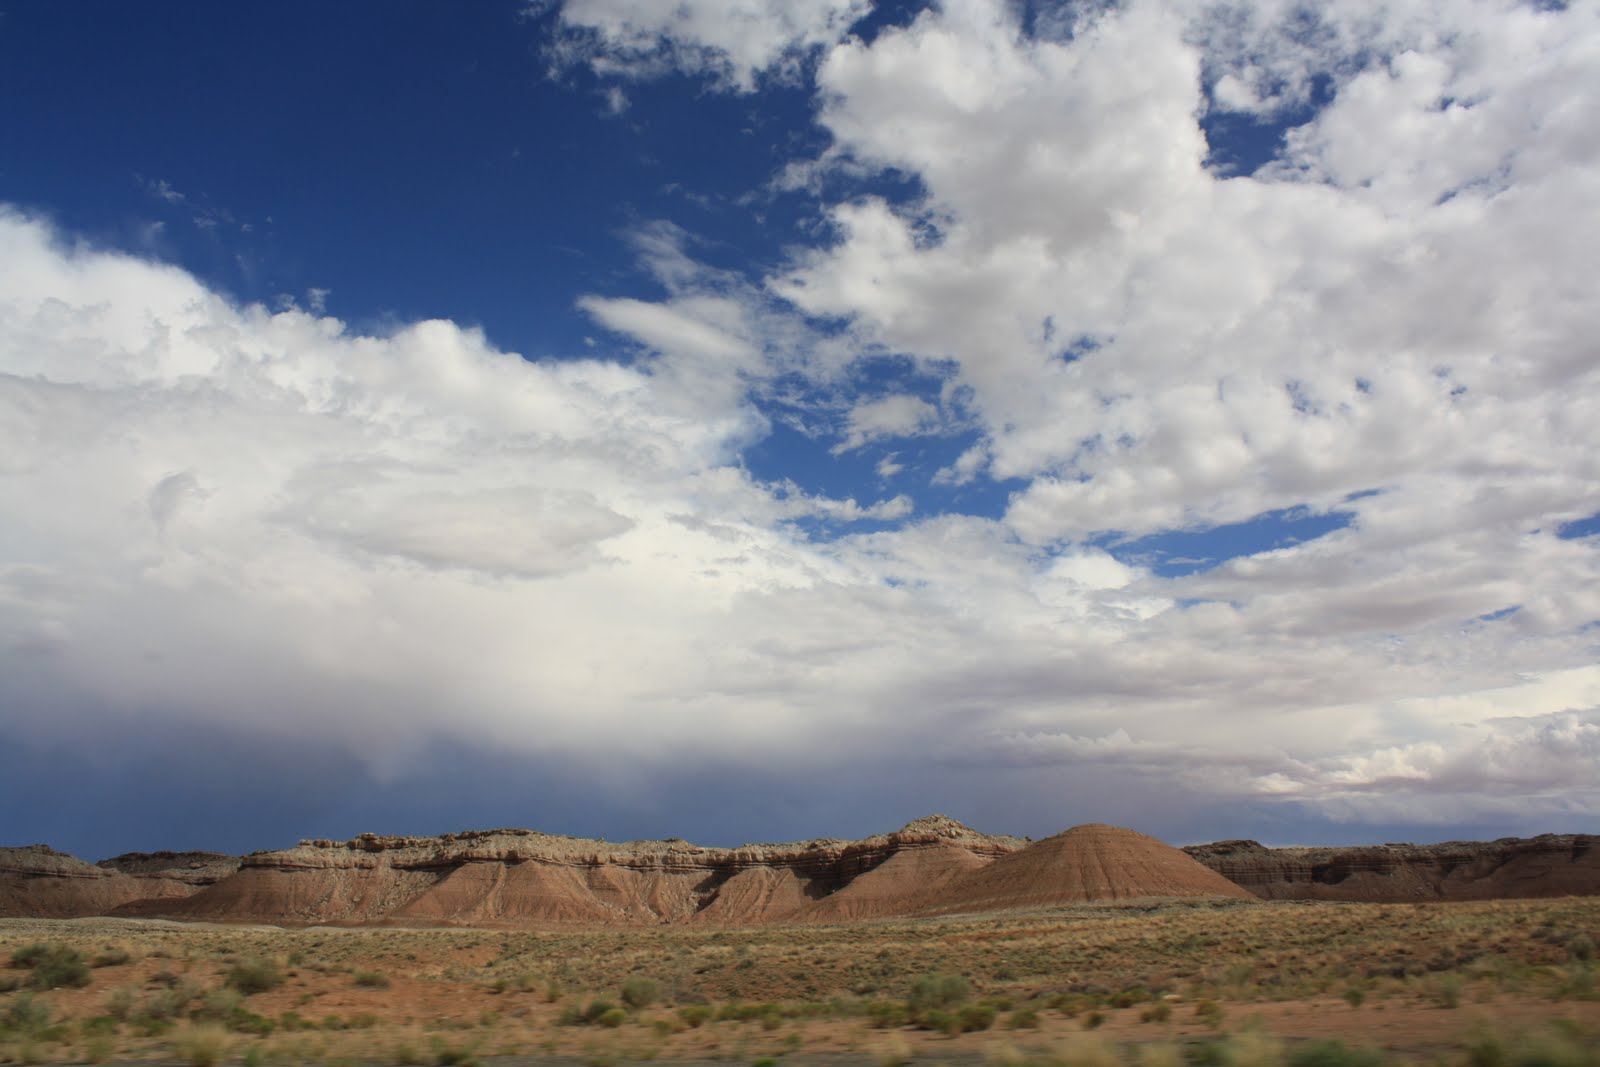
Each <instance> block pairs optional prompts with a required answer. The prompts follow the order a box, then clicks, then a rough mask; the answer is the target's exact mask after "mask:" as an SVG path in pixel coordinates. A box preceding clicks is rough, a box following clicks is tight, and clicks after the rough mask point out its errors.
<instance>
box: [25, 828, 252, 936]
mask: <svg viewBox="0 0 1600 1067" xmlns="http://www.w3.org/2000/svg"><path fill="white" fill-rule="evenodd" d="M238 866H239V861H238V859H236V858H235V857H232V856H223V855H220V854H218V853H214V852H203V853H202V852H181V853H179V852H158V853H149V854H147V853H129V854H128V855H126V856H118V857H117V858H116V859H111V860H106V861H105V862H103V863H101V864H99V865H94V864H89V863H85V862H84V861H83V860H80V859H78V858H77V857H75V856H69V855H67V854H66V853H64V852H57V851H56V850H55V849H53V848H50V847H49V846H48V845H28V846H25V847H22V848H0V916H32V917H37V918H50V919H72V918H79V917H82V916H86V915H110V914H122V913H125V912H130V911H132V912H137V911H140V910H151V911H160V910H162V909H163V908H165V907H166V906H167V905H166V903H165V902H168V901H171V900H175V899H178V898H181V897H186V896H188V895H189V894H191V893H194V892H196V891H197V890H199V889H200V888H201V887H203V886H207V885H211V884H213V883H215V882H217V881H219V880H220V879H222V878H226V877H227V876H228V875H230V874H232V873H233V872H234V871H235V870H237V869H238Z"/></svg>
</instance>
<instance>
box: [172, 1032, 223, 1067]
mask: <svg viewBox="0 0 1600 1067" xmlns="http://www.w3.org/2000/svg"><path fill="white" fill-rule="evenodd" d="M174 1045H175V1046H176V1047H177V1050H178V1055H179V1056H181V1057H182V1058H183V1060H184V1062H185V1063H187V1064H189V1067H217V1065H218V1064H219V1063H221V1062H222V1061H223V1060H224V1059H226V1058H227V1056H228V1035H227V1033H226V1032H224V1031H223V1030H222V1028H221V1027H216V1026H197V1027H195V1028H194V1029H192V1030H189V1031H188V1032H186V1033H184V1034H183V1035H182V1036H181V1037H179V1038H178V1040H177V1041H175V1042H174Z"/></svg>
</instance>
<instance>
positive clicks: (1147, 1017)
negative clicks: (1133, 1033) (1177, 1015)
mask: <svg viewBox="0 0 1600 1067" xmlns="http://www.w3.org/2000/svg"><path fill="white" fill-rule="evenodd" d="M1170 1018H1172V1005H1171V1004H1168V1003H1167V1002H1166V1001H1164V1000H1158V1001H1156V1002H1155V1003H1154V1004H1152V1005H1150V1006H1149V1007H1148V1008H1146V1009H1144V1010H1143V1011H1141V1012H1140V1013H1139V1021H1140V1022H1142V1023H1164V1022H1166V1021H1167V1020H1168V1019H1170Z"/></svg>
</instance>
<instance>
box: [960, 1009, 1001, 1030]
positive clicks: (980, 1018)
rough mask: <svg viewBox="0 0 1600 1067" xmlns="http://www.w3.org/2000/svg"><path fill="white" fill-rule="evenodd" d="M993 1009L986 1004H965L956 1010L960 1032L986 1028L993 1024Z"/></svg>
mask: <svg viewBox="0 0 1600 1067" xmlns="http://www.w3.org/2000/svg"><path fill="white" fill-rule="evenodd" d="M994 1017H995V1010H994V1008H993V1007H991V1006H990V1005H988V1004H966V1005H963V1006H962V1008H961V1009H960V1010H959V1011H957V1012H956V1019H957V1021H958V1022H959V1023H960V1024H961V1031H962V1033H971V1032H972V1031H974V1030H987V1029H989V1028H990V1027H991V1026H993V1025H994Z"/></svg>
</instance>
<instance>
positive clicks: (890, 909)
mask: <svg viewBox="0 0 1600 1067" xmlns="http://www.w3.org/2000/svg"><path fill="white" fill-rule="evenodd" d="M1597 843H1600V837H1594V836H1590V835H1567V836H1561V837H1557V836H1553V835H1546V836H1544V837H1538V838H1533V839H1530V840H1519V839H1505V840H1501V841H1494V842H1487V843H1470V842H1451V843H1447V844H1442V845H1378V846H1369V847H1361V848H1280V849H1272V848H1265V847H1263V846H1262V845H1260V844H1258V843H1256V842H1254V841H1223V842H1218V843H1216V844H1211V845H1196V846H1191V847H1190V848H1188V849H1176V848H1172V847H1171V846H1169V845H1165V844H1163V843H1161V842H1160V841H1157V840H1155V839H1154V838H1151V837H1147V836H1145V835H1144V834H1140V833H1136V832H1135V831H1133V830H1125V829H1121V828H1118V827H1114V826H1103V825H1088V826H1077V827H1074V828H1072V829H1071V830H1067V831H1065V832H1063V833H1060V834H1057V835H1055V836H1054V837H1049V838H1046V839H1044V840H1042V841H1037V842H1034V841H1029V840H1027V839H1024V838H1016V837H1003V836H994V835H989V834H982V833H979V832H977V831H976V830H973V829H971V828H969V827H966V826H963V825H962V824H961V823H959V822H956V821H955V820H953V819H948V818H945V817H943V816H938V815H933V816H929V817H927V818H925V819H918V820H916V821H915V822H912V823H909V824H907V825H906V826H904V827H902V828H901V829H899V830H896V831H894V832H893V833H887V834H878V835H876V836H873V837H868V838H865V839H863V840H860V841H844V840H838V839H833V838H824V839H818V840H813V841H803V842H792V843H788V844H751V845H742V846H740V847H738V848H702V847H700V846H698V845H692V844H689V843H688V842H686V841H683V840H680V839H677V838H669V839H667V840H664V841H629V842H624V843H621V844H614V843H610V842H606V841H600V840H590V839H585V838H576V837H564V836H561V835H557V834H545V833H539V832H537V831H533V830H478V831H469V832H466V833H458V834H443V835H441V836H439V837H382V836H379V835H376V834H362V835H361V836H359V837H355V838H352V839H350V840H348V841H327V840H317V841H302V842H301V843H300V844H299V845H297V846H296V847H294V848H289V849H281V850H277V851H269V852H256V853H252V854H251V855H249V856H245V857H243V858H242V859H236V858H234V857H231V856H222V855H218V854H216V853H195V852H185V853H170V852H160V853H130V854H128V855H124V856H118V857H116V858H114V859H110V860H105V861H103V862H102V863H100V864H99V865H91V864H88V863H84V862H83V861H81V860H78V859H75V858H73V857H72V856H68V855H66V854H64V853H60V852H56V851H54V850H52V849H50V848H48V847H45V846H43V845H34V846H30V847H27V848H7V849H0V916H39V917H75V916H86V915H123V916H160V917H165V918H175V919H194V920H211V921H218V922H266V923H278V924H321V923H339V924H352V925H354V924H394V925H456V924H461V925H482V926H545V925H558V924H571V923H578V924H605V925H611V924H656V923H696V924H707V925H721V926H753V925H765V924H771V923H796V924H803V923H843V922H855V921H860V920H866V919H878V918H894V917H914V916H928V915H943V914H952V913H973V912H985V911H1000V910H1006V909H1013V908H1052V907H1062V906H1066V905H1072V904H1079V903H1083V902H1087V901H1125V900H1138V899H1167V898H1175V897H1179V898H1183V897H1187V898H1206V897H1210V898H1223V899H1226V898H1231V899H1255V898H1257V897H1260V898H1264V899H1267V900H1354V901H1418V900H1478V899H1486V898H1491V897H1533V896H1562V895H1569V894H1595V893H1600V847H1596V846H1597Z"/></svg>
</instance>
